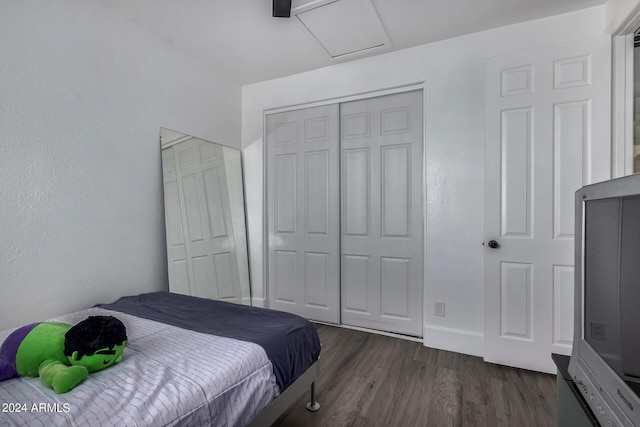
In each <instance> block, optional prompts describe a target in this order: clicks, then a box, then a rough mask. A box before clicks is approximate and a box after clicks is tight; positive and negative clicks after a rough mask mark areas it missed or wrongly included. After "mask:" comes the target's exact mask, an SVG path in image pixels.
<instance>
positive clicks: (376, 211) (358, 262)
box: [340, 90, 424, 336]
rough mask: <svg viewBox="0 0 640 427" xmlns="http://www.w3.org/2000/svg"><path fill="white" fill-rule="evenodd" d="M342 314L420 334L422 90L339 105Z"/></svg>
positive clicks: (352, 320)
mask: <svg viewBox="0 0 640 427" xmlns="http://www.w3.org/2000/svg"><path fill="white" fill-rule="evenodd" d="M340 119H341V124H340V129H341V141H340V147H341V177H340V181H341V182H340V185H341V235H342V236H341V251H342V259H341V294H342V295H341V307H342V310H341V311H342V313H341V319H342V323H343V324H345V325H351V326H359V327H365V328H371V329H377V330H383V331H388V332H395V333H401V334H406V335H412V336H422V330H423V326H422V315H423V313H422V306H423V297H422V295H423V286H424V285H423V283H424V281H423V271H422V269H423V268H422V265H423V259H424V257H423V242H424V240H423V230H422V161H423V160H422V159H423V136H422V133H423V131H422V91H420V90H418V91H412V92H404V93H400V94H394V95H386V96H380V97H375V98H369V99H364V100H358V101H352V102H346V103H343V104H341V106H340Z"/></svg>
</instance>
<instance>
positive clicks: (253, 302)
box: [251, 297, 267, 308]
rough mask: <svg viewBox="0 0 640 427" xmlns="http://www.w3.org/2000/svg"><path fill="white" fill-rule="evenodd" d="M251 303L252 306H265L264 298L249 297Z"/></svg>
mask: <svg viewBox="0 0 640 427" xmlns="http://www.w3.org/2000/svg"><path fill="white" fill-rule="evenodd" d="M251 305H252V306H253V307H260V308H267V304H266V300H265V299H264V298H256V297H252V298H251Z"/></svg>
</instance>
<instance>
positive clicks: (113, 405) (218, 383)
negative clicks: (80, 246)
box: [0, 307, 317, 427]
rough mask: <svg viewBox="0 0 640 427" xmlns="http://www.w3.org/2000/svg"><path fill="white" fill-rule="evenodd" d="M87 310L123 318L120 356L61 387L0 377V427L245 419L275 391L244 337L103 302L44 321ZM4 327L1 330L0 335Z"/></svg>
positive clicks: (265, 365) (265, 361)
mask: <svg viewBox="0 0 640 427" xmlns="http://www.w3.org/2000/svg"><path fill="white" fill-rule="evenodd" d="M92 315H111V316H115V317H117V318H118V319H120V320H121V321H122V322H123V323H124V325H125V327H126V328H127V335H128V339H129V340H128V344H127V346H126V347H125V350H124V356H123V359H122V361H121V362H120V363H118V364H117V365H114V366H112V367H110V368H108V369H105V370H103V371H98V372H94V373H91V374H90V375H89V376H88V377H87V378H86V379H85V380H84V381H83V382H81V383H80V384H79V385H77V386H76V387H75V388H74V389H73V390H71V391H70V392H68V393H65V394H56V393H55V392H54V391H53V390H52V389H49V388H47V387H45V386H44V385H43V384H42V383H41V382H40V379H39V378H28V377H19V378H13V379H11V380H6V381H3V382H0V405H2V407H0V426H21V425H23V426H29V427H31V426H47V427H48V426H52V425H55V426H108V425H126V426H165V425H166V426H174V425H181V426H182V425H185V426H203V425H215V426H244V425H246V424H248V423H249V422H250V421H251V420H252V419H253V418H254V417H255V416H256V415H257V414H258V413H260V411H261V410H262V409H263V408H265V407H266V406H267V405H268V404H269V402H271V401H272V400H273V399H274V398H276V397H277V396H278V394H279V393H280V387H279V386H278V382H277V380H276V375H275V374H274V366H273V363H272V361H271V360H270V358H269V356H268V354H267V351H265V348H263V346H261V345H260V344H257V343H254V342H250V341H248V340H245V339H238V338H232V337H228V336H219V335H213V334H211V333H205V332H199V331H192V330H188V329H185V328H183V327H179V326H176V325H171V324H167V323H163V322H159V321H156V320H152V319H148V318H143V317H139V316H136V315H133V314H128V313H124V312H119V311H113V310H109V309H106V308H103V307H94V308H90V309H86V310H81V311H78V312H75V313H71V314H68V315H64V316H59V317H56V318H54V319H50V320H51V321H59V322H65V323H69V324H75V323H78V322H79V321H81V320H83V319H85V318H87V317H88V316H92ZM263 329H267V330H268V327H267V328H263ZM10 332H11V331H10V330H7V331H1V332H0V342H1V341H4V339H5V338H6V337H7V336H8V334H9V333H10ZM316 359H317V357H316Z"/></svg>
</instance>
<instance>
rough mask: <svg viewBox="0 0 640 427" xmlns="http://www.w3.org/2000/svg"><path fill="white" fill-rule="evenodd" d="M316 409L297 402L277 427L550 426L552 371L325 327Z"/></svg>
mask: <svg viewBox="0 0 640 427" xmlns="http://www.w3.org/2000/svg"><path fill="white" fill-rule="evenodd" d="M316 327H317V329H318V333H319V334H320V341H321V342H322V352H321V354H320V377H319V379H318V381H317V384H316V395H317V399H318V401H319V402H320V404H321V407H320V410H319V411H317V412H309V411H307V410H306V408H305V405H306V402H308V400H309V398H310V396H309V394H310V393H308V392H307V393H306V395H305V396H304V397H303V398H301V399H300V401H299V402H298V403H296V404H295V405H294V406H293V407H292V408H291V409H290V410H289V411H288V412H287V413H285V414H284V415H283V416H282V417H281V418H280V419H279V420H278V421H277V422H276V423H275V424H274V426H277V427H302V426H304V427H307V426H309V427H316V426H318V427H319V426H322V427H339V426H350V427H357V426H366V427H371V426H399V427H400V426H402V427H412V426H428V427H439V426H478V427H484V426H491V427H493V426H521V427H526V426H536V427H537V426H554V425H555V421H556V411H557V409H556V383H555V376H553V375H547V374H541V373H537V372H531V371H525V370H521V369H515V368H509V367H504V366H499V365H494V364H490V363H485V362H484V361H483V360H482V359H481V358H479V357H474V356H468V355H463V354H459V353H454V352H448V351H443V350H436V349H432V348H428V347H424V346H423V345H422V343H419V342H414V341H409V340H404V339H400V338H394V337H388V336H383V335H378V334H372V333H368V332H362V331H355V330H352V329H347V328H340V327H334V326H327V325H320V324H319V325H316Z"/></svg>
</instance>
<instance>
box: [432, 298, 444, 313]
mask: <svg viewBox="0 0 640 427" xmlns="http://www.w3.org/2000/svg"><path fill="white" fill-rule="evenodd" d="M434 314H435V315H436V316H440V317H444V303H443V302H436V309H435V312H434Z"/></svg>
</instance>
